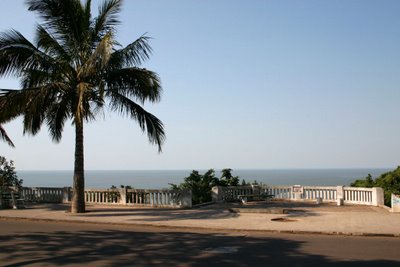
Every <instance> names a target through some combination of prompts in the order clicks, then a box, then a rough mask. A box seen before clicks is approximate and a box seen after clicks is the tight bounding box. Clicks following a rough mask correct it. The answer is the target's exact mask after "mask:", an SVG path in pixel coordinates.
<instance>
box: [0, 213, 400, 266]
mask: <svg viewBox="0 0 400 267" xmlns="http://www.w3.org/2000/svg"><path fill="white" fill-rule="evenodd" d="M55 265H57V266H60V265H61V266H83V265H86V266H154V265H157V266H207V267H208V266H231V267H232V266H278V265H279V266H327V265H328V266H329V265H335V266H336V265H340V266H342V265H343V266H400V238H393V237H388V238H385V237H349V236H327V235H295V234H279V233H261V232H233V233H232V232H220V231H219V232H215V231H214V232H213V231H205V230H203V231H200V230H190V229H185V230H182V229H181V228H179V229H166V228H155V227H140V226H118V225H101V224H89V223H57V222H37V221H26V220H0V266H55Z"/></svg>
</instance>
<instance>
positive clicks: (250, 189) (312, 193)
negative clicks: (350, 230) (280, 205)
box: [212, 185, 384, 206]
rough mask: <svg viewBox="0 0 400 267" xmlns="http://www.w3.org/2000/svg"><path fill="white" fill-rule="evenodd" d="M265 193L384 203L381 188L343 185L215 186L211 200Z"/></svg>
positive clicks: (299, 198) (297, 198) (279, 196)
mask: <svg viewBox="0 0 400 267" xmlns="http://www.w3.org/2000/svg"><path fill="white" fill-rule="evenodd" d="M260 193H266V194H268V195H274V196H275V197H274V198H275V199H282V200H292V201H305V200H317V199H318V200H322V201H323V202H334V203H338V205H342V204H343V203H344V204H358V205H371V206H380V205H383V204H384V196H383V189H382V188H380V187H373V188H362V187H345V186H301V185H293V186H254V185H253V186H226V187H224V186H215V187H213V188H212V196H213V201H215V202H222V201H233V200H237V199H238V196H239V195H258V194H260Z"/></svg>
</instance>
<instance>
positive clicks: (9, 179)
mask: <svg viewBox="0 0 400 267" xmlns="http://www.w3.org/2000/svg"><path fill="white" fill-rule="evenodd" d="M22 182H23V180H22V179H18V176H17V173H16V172H15V167H14V162H13V161H12V160H11V161H10V162H8V161H7V159H6V158H5V157H2V156H0V186H14V187H18V188H19V187H21V186H22Z"/></svg>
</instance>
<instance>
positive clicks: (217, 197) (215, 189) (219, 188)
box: [211, 186, 223, 202]
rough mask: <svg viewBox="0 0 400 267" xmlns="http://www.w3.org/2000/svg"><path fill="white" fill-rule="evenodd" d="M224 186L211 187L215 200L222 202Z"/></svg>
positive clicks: (213, 199)
mask: <svg viewBox="0 0 400 267" xmlns="http://www.w3.org/2000/svg"><path fill="white" fill-rule="evenodd" d="M222 189H223V188H222V186H213V187H212V188H211V196H212V201H213V202H222V195H223V194H222Z"/></svg>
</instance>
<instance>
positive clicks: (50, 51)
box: [36, 25, 71, 62]
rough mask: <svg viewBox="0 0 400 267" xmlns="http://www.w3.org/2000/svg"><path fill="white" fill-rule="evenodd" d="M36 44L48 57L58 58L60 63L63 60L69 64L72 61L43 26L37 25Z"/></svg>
mask: <svg viewBox="0 0 400 267" xmlns="http://www.w3.org/2000/svg"><path fill="white" fill-rule="evenodd" d="M36 44H37V46H38V48H41V49H43V51H44V52H45V53H46V54H47V55H49V56H51V57H53V58H56V59H57V60H58V61H60V60H63V61H66V62H69V61H70V60H71V59H70V57H69V55H68V53H67V52H66V51H65V50H64V48H63V46H62V45H61V44H60V43H59V42H58V40H57V39H56V38H55V37H54V36H52V35H51V33H49V32H48V31H47V30H46V29H45V28H43V27H42V26H41V25H37V27H36Z"/></svg>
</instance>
